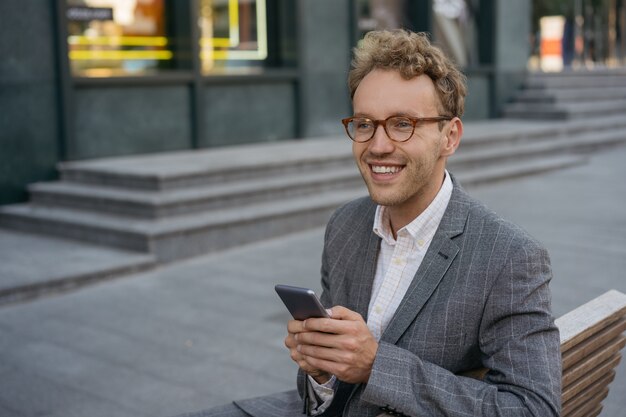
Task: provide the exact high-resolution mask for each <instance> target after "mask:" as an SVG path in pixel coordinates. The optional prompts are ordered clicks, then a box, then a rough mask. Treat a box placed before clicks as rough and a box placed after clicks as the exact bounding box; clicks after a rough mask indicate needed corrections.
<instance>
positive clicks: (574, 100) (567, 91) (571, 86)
mask: <svg viewBox="0 0 626 417" xmlns="http://www.w3.org/2000/svg"><path fill="white" fill-rule="evenodd" d="M625 112H626V71H624V70H621V69H620V70H610V69H604V70H592V71H567V72H563V73H554V74H552V73H551V74H548V73H533V74H529V76H528V78H527V80H526V82H525V83H524V87H523V88H522V90H521V91H520V92H519V93H518V95H517V96H516V97H515V98H514V99H513V101H512V102H511V103H509V104H508V105H507V106H506V107H505V108H504V111H503V115H504V117H508V118H522V119H550V120H558V119H562V120H565V119H576V118H592V117H604V116H609V115H623V114H624V113H625Z"/></svg>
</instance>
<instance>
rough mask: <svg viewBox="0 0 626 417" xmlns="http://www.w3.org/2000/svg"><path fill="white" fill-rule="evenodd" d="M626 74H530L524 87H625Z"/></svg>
mask: <svg viewBox="0 0 626 417" xmlns="http://www.w3.org/2000/svg"><path fill="white" fill-rule="evenodd" d="M625 86H626V75H624V74H608V73H607V74H594V73H593V72H587V73H581V74H580V75H562V74H559V75H558V76H553V77H537V76H530V77H529V78H528V79H527V80H526V82H525V83H524V88H529V89H532V88H548V89H561V88H565V89H569V88H580V89H585V90H586V89H596V88H602V87H625Z"/></svg>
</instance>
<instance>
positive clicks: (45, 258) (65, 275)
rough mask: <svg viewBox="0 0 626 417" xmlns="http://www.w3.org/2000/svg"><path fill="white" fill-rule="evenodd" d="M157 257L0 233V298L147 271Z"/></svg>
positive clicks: (49, 238) (37, 237)
mask: <svg viewBox="0 0 626 417" xmlns="http://www.w3.org/2000/svg"><path fill="white" fill-rule="evenodd" d="M154 262H155V261H154V257H153V256H152V255H147V254H143V253H136V252H130V251H123V250H117V249H112V248H108V247H103V246H96V245H91V244H86V243H81V242H76V241H72V240H66V239H60V238H53V237H46V236H41V235H31V234H27V233H20V232H13V231H9V230H6V229H0V295H3V294H4V296H7V294H8V296H9V297H10V295H11V293H14V292H15V289H17V288H22V289H25V288H30V291H31V292H36V288H38V287H42V286H43V287H46V288H54V287H55V286H56V287H60V286H61V285H65V286H72V285H79V284H84V283H85V282H86V281H87V280H96V279H106V278H110V277H114V276H119V275H121V274H124V273H131V272H137V271H141V270H145V269H146V268H148V267H151V266H152V265H153V264H154Z"/></svg>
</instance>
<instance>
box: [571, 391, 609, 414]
mask: <svg viewBox="0 0 626 417" xmlns="http://www.w3.org/2000/svg"><path fill="white" fill-rule="evenodd" d="M607 394H608V390H607ZM604 397H606V395H605V396H604ZM603 400H604V398H599V399H598V400H597V401H593V402H590V403H588V404H585V405H584V406H583V407H581V408H579V409H578V410H576V411H575V412H574V413H573V414H570V415H569V416H567V417H597V416H598V415H600V413H601V412H602V404H601V403H602V401H603Z"/></svg>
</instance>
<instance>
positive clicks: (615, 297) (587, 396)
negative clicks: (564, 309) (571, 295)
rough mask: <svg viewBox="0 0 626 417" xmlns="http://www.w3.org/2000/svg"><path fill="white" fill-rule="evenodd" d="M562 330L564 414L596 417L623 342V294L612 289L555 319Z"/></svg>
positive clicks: (625, 307)
mask: <svg viewBox="0 0 626 417" xmlns="http://www.w3.org/2000/svg"><path fill="white" fill-rule="evenodd" d="M556 325H557V326H558V328H559V330H560V332H561V355H562V356H561V357H562V361H563V395H562V403H563V408H562V412H561V415H562V416H563V417H582V416H585V417H587V416H588V417H595V416H597V415H599V414H600V412H601V411H602V400H604V399H605V398H606V396H607V395H608V394H609V384H610V383H611V381H613V379H614V378H615V370H614V369H615V368H616V367H617V365H618V364H619V362H620V359H621V353H620V350H621V349H622V348H623V347H624V345H626V336H624V335H623V334H622V333H623V332H624V330H626V295H624V294H622V293H621V292H619V291H615V290H611V291H608V292H606V293H604V294H603V295H601V296H600V297H598V298H595V299H593V300H591V301H590V302H588V303H587V304H583V305H582V306H580V307H578V308H576V309H575V310H573V311H570V312H569V313H567V314H565V315H564V316H562V317H560V318H558V319H557V320H556Z"/></svg>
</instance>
